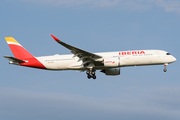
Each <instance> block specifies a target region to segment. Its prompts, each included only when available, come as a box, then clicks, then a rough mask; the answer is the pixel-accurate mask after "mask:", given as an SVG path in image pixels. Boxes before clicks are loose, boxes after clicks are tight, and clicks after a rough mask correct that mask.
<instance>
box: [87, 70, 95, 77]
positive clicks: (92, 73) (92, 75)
mask: <svg viewBox="0 0 180 120" xmlns="http://www.w3.org/2000/svg"><path fill="white" fill-rule="evenodd" d="M86 74H87V78H88V79H90V78H93V79H96V75H95V71H92V70H87V71H86Z"/></svg>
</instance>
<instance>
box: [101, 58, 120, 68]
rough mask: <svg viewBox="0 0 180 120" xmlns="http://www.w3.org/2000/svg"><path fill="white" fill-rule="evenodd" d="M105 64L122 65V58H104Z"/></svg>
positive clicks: (109, 65) (111, 65)
mask: <svg viewBox="0 0 180 120" xmlns="http://www.w3.org/2000/svg"><path fill="white" fill-rule="evenodd" d="M104 66H106V67H120V58H119V57H110V58H104Z"/></svg>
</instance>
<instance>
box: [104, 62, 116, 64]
mask: <svg viewBox="0 0 180 120" xmlns="http://www.w3.org/2000/svg"><path fill="white" fill-rule="evenodd" d="M105 63H112V64H114V63H115V61H106V62H105Z"/></svg>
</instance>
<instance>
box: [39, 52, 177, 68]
mask: <svg viewBox="0 0 180 120" xmlns="http://www.w3.org/2000/svg"><path fill="white" fill-rule="evenodd" d="M94 54H96V55H99V56H102V58H103V59H102V60H101V61H102V62H103V60H105V59H107V60H108V59H114V58H115V59H119V64H118V66H105V65H101V66H95V67H94V68H93V69H95V70H98V69H108V68H115V67H125V66H141V65H158V64H168V63H172V62H174V61H176V58H175V57H173V56H172V55H170V54H169V53H168V52H166V51H162V50H135V51H120V52H102V53H94ZM73 56H74V55H73V54H71V55H54V56H43V57H36V58H37V59H38V60H39V61H40V62H41V63H42V64H43V65H44V66H45V67H46V68H47V69H49V70H86V69H88V68H86V67H84V66H83V62H82V61H78V60H79V58H78V57H73ZM95 61H96V60H95ZM97 61H98V60H97ZM106 62H111V61H106Z"/></svg>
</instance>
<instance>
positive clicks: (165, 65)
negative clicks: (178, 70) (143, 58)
mask: <svg viewBox="0 0 180 120" xmlns="http://www.w3.org/2000/svg"><path fill="white" fill-rule="evenodd" d="M167 65H168V64H164V69H163V71H164V72H167V69H166V67H167Z"/></svg>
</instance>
